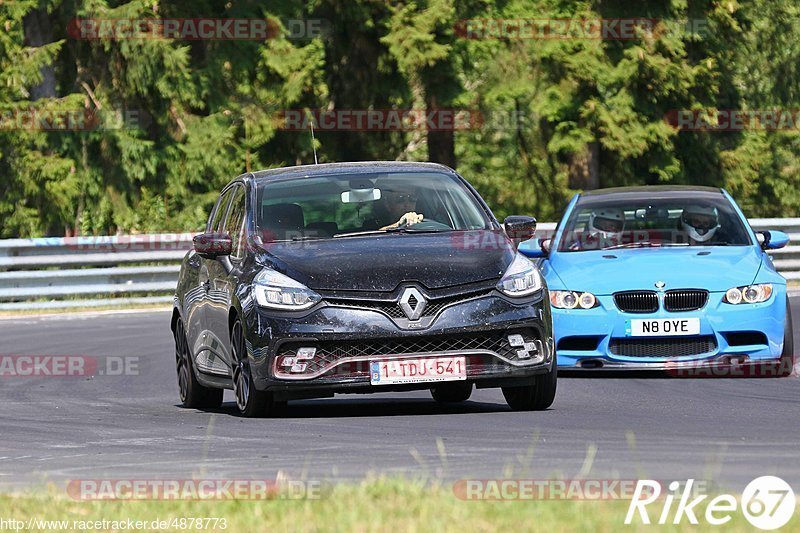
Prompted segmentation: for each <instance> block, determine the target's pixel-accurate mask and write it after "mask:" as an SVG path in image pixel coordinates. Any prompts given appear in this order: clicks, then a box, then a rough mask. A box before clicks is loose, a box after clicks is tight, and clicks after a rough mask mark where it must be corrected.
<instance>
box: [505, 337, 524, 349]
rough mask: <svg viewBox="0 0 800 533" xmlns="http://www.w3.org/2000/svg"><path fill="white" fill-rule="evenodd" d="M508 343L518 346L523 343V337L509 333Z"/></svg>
mask: <svg viewBox="0 0 800 533" xmlns="http://www.w3.org/2000/svg"><path fill="white" fill-rule="evenodd" d="M508 344H510V345H511V346H513V347H514V348H519V347H520V346H522V345H524V344H525V339H523V338H522V335H509V336H508Z"/></svg>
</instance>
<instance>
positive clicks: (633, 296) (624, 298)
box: [614, 291, 658, 313]
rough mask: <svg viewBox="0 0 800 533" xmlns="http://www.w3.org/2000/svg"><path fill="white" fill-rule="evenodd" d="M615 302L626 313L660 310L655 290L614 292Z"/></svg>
mask: <svg viewBox="0 0 800 533" xmlns="http://www.w3.org/2000/svg"><path fill="white" fill-rule="evenodd" d="M614 303H615V304H616V305H617V307H618V308H619V310H620V311H624V312H626V313H654V312H656V311H658V295H657V294H656V292H655V291H625V292H615V293H614Z"/></svg>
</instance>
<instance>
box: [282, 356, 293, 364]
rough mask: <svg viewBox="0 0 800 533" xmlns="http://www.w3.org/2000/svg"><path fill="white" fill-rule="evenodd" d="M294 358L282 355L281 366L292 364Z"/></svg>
mask: <svg viewBox="0 0 800 533" xmlns="http://www.w3.org/2000/svg"><path fill="white" fill-rule="evenodd" d="M295 362H296V360H295V358H294V357H284V358H283V359H282V360H281V366H294V364H295Z"/></svg>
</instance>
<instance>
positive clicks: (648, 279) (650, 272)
mask: <svg viewBox="0 0 800 533" xmlns="http://www.w3.org/2000/svg"><path fill="white" fill-rule="evenodd" d="M760 266H761V254H757V253H755V251H754V249H753V247H750V246H708V247H686V248H677V247H664V248H636V249H628V250H598V251H588V252H559V253H555V254H553V255H552V256H551V258H550V267H551V268H552V270H553V271H554V272H555V273H556V274H557V276H558V278H559V279H560V280H561V281H562V282H563V283H564V285H565V286H566V287H565V288H567V289H569V290H573V291H574V290H578V291H589V292H593V293H595V294H597V295H608V294H612V293H614V292H617V291H624V290H633V289H642V290H653V289H655V283H656V282H657V281H663V282H664V283H665V284H666V289H667V290H669V289H679V288H700V289H707V290H709V291H711V292H722V291H726V290H728V289H730V288H731V287H736V286H740V285H747V284H749V283H752V282H753V280H754V279H755V276H756V274H757V273H758V269H759V267H760ZM554 285H555V284H554Z"/></svg>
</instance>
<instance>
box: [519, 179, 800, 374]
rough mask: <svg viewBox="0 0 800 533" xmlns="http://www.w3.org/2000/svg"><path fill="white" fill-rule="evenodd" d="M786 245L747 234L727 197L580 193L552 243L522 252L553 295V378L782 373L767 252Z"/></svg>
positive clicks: (788, 361)
mask: <svg viewBox="0 0 800 533" xmlns="http://www.w3.org/2000/svg"><path fill="white" fill-rule="evenodd" d="M788 240H789V238H788V236H787V235H786V234H785V233H783V232H780V231H765V232H758V233H755V232H754V231H753V230H752V228H751V227H750V225H749V224H748V223H747V220H746V219H745V217H744V215H743V214H742V212H741V210H740V209H739V207H738V206H737V205H736V202H734V200H733V199H732V198H731V197H730V195H729V194H728V193H727V192H726V191H725V190H722V189H716V188H709V187H678V186H650V187H626V188H616V189H602V190H597V191H591V192H587V193H584V194H578V195H576V196H575V197H574V198H573V199H572V201H571V202H570V203H569V205H568V206H567V210H566V213H565V214H564V217H563V218H562V220H561V222H559V224H558V226H557V227H556V230H555V232H554V234H553V236H552V238H548V239H544V238H540V239H536V240H530V241H526V242H524V243H522V244H521V245H520V251H521V252H522V253H523V254H525V255H527V256H528V257H531V258H538V260H539V267H540V269H541V272H542V274H543V275H544V277H545V279H546V281H547V285H548V287H549V289H550V302H551V304H552V310H553V327H554V336H555V342H556V353H557V358H558V366H559V368H560V369H562V370H566V369H570V370H580V369H605V370H608V369H612V370H628V369H630V370H661V371H663V370H667V371H670V370H675V371H676V372H677V373H678V374H680V372H684V374H683V375H698V376H700V375H703V374H702V371H703V369H706V370H708V369H709V368H712V369H717V368H721V369H728V370H730V369H732V368H735V369H740V370H741V369H747V370H752V369H756V368H758V369H764V368H768V369H770V371H769V372H766V373H761V374H762V375H763V374H766V375H780V376H784V375H788V374H790V373H791V371H792V367H793V364H794V359H793V345H792V323H791V309H790V307H789V305H788V299H787V292H786V280H785V279H784V278H783V277H782V276H781V275H780V274H778V272H777V271H776V270H775V268H774V267H773V265H772V261H771V259H770V257H769V256H768V255H767V254H766V252H765V250H768V249H776V248H781V247H783V246H785V245H786V244H787V243H788ZM694 370H697V371H698V372H696V373H693V371H694ZM720 375H725V374H724V373H723V374H720ZM727 375H734V374H733V373H728V374H727ZM747 375H755V374H750V373H748V374H747Z"/></svg>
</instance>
